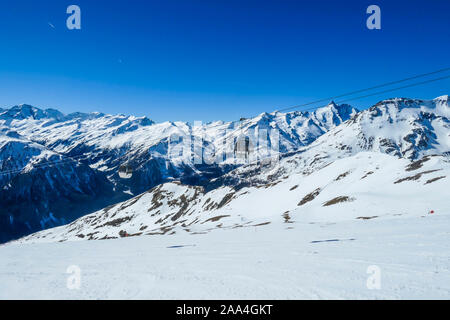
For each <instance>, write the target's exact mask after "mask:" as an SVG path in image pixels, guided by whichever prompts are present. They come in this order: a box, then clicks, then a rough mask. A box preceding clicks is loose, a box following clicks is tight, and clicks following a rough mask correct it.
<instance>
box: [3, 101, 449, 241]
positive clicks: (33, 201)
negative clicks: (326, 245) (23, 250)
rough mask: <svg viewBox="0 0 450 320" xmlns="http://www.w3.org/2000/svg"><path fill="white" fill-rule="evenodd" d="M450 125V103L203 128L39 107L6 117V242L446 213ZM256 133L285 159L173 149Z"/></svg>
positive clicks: (280, 116) (342, 108) (228, 145)
mask: <svg viewBox="0 0 450 320" xmlns="http://www.w3.org/2000/svg"><path fill="white" fill-rule="evenodd" d="M449 119H450V108H449V97H448V96H441V97H438V98H436V99H433V100H418V99H408V98H394V99H387V100H383V101H380V102H379V103H377V104H376V105H374V106H372V107H371V108H369V109H366V110H363V111H358V110H357V109H356V108H353V107H351V106H349V105H338V104H335V103H334V102H332V103H330V104H329V105H328V106H326V107H324V108H320V109H317V110H315V111H314V112H290V113H281V112H274V113H270V114H269V113H263V114H260V115H259V116H257V117H255V118H252V119H241V120H240V121H235V122H214V123H208V124H204V125H201V126H192V125H191V124H189V123H183V122H165V123H160V124H157V123H154V122H153V121H151V120H149V119H148V118H145V117H141V118H137V117H132V116H124V115H116V116H112V115H105V114H101V113H92V114H82V113H75V114H70V115H64V114H62V113H60V112H58V111H56V110H51V109H47V110H41V109H38V108H35V107H31V106H28V105H21V106H16V107H13V108H10V109H6V110H1V111H0V128H1V131H0V134H1V139H0V170H1V171H2V176H1V177H2V178H1V180H0V182H1V185H0V186H1V187H2V195H1V196H0V203H1V207H2V209H1V211H0V219H1V220H0V221H1V222H0V228H1V229H0V230H1V231H2V235H3V238H2V239H1V240H2V241H7V240H10V239H13V238H17V237H19V236H22V235H26V234H29V233H32V232H35V231H38V230H42V229H46V228H49V227H55V226H58V225H63V226H60V227H58V228H53V229H49V230H45V231H41V232H38V233H35V234H32V235H30V236H28V237H26V238H23V239H22V240H20V241H25V242H26V241H32V242H36V241H37V242H39V241H67V240H87V239H89V240H95V239H109V238H120V237H128V236H138V235H157V234H173V233H180V232H181V233H184V232H187V233H192V234H196V233H208V232H211V231H212V230H216V229H221V228H222V229H224V228H244V227H258V226H262V225H267V224H270V223H274V222H277V221H278V222H279V221H281V222H285V223H286V224H287V225H289V224H290V223H293V222H304V223H315V222H318V221H328V222H329V221H333V220H345V219H362V220H365V219H375V218H378V217H381V216H382V217H391V216H401V215H422V214H424V213H426V212H428V211H429V210H433V211H434V210H436V211H439V210H445V209H446V206H447V203H446V199H448V196H449V195H450V193H449V191H448V178H447V177H448V174H449V172H450V159H449V156H450V130H449V129H450V122H449ZM252 130H253V131H254V130H256V131H258V132H260V131H263V130H275V131H276V132H279V135H278V139H279V141H277V144H278V146H279V149H278V151H279V152H278V153H277V157H276V159H269V161H255V162H248V163H239V164H238V163H233V162H227V161H223V162H218V163H213V164H197V165H196V164H193V163H191V162H186V161H180V159H179V158H177V157H172V156H170V155H169V152H170V137H171V136H172V135H177V136H179V137H181V139H188V141H194V140H195V138H196V137H198V136H200V135H201V136H203V137H204V140H203V142H202V150H204V149H208V148H211V146H212V147H213V149H214V150H216V151H217V150H219V151H220V150H221V149H226V151H227V152H228V151H229V150H230V149H233V147H234V145H235V143H236V141H237V140H239V138H240V137H241V136H246V135H250V132H251V131H252ZM268 140H269V141H268V142H269V144H270V143H274V141H271V138H270V137H269V138H268ZM224 142H225V143H224ZM248 152H249V153H251V152H252V151H251V150H250V151H248ZM124 164H126V166H127V167H130V168H132V176H131V178H129V179H124V178H122V177H121V176H120V174H119V172H120V167H121V166H123V165H124ZM77 218H79V219H77ZM75 219H77V220H75ZM73 220H75V221H73ZM67 223H68V224H67Z"/></svg>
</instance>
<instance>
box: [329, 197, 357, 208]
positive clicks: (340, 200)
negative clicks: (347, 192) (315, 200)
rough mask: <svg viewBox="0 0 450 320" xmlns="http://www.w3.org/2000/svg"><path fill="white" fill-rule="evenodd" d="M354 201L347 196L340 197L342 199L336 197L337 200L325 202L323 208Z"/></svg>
mask: <svg viewBox="0 0 450 320" xmlns="http://www.w3.org/2000/svg"><path fill="white" fill-rule="evenodd" d="M354 200H355V199H354V198H349V197H347V196H340V197H336V198H333V199H331V200H329V201H327V202H325V203H324V204H323V206H324V207H328V206H332V205H334V204H338V203H342V202H351V201H354Z"/></svg>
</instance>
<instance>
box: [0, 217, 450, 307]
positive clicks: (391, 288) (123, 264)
mask: <svg viewBox="0 0 450 320" xmlns="http://www.w3.org/2000/svg"><path fill="white" fill-rule="evenodd" d="M449 224H450V215H449V214H448V212H447V214H444V213H443V212H438V213H436V214H434V215H423V216H409V217H405V216H393V217H392V218H390V219H370V220H362V219H357V220H356V219H355V220H349V221H341V222H337V223H328V222H323V223H320V222H317V223H314V224H310V223H301V222H295V223H277V224H275V223H273V224H270V225H264V226H260V227H251V228H237V229H225V230H221V231H217V232H213V233H208V234H197V235H191V234H188V233H180V234H175V235H170V236H169V235H164V236H158V237H150V236H148V237H129V238H123V239H117V240H107V241H78V242H63V243H38V244H26V245H24V244H17V243H11V244H7V245H3V246H0V283H1V289H0V299H237V300H242V299H448V297H449V296H450V282H449V280H448V279H449V275H450V254H449V253H450V243H449V241H448V238H449V229H448V226H449ZM183 245H184V246H185V247H183ZM70 266H76V267H78V268H79V270H80V288H79V289H78V290H76V289H72V290H71V289H69V288H68V287H67V283H68V281H70V279H71V278H73V276H74V273H67V270H68V268H69V267H70ZM374 268H378V270H379V276H380V278H379V279H380V282H379V284H380V286H379V289H369V288H373V287H368V286H367V282H368V281H369V283H370V277H371V276H372V275H373V273H372V272H373V271H371V270H374ZM73 270H74V269H69V271H71V272H73ZM375 270H376V269H375Z"/></svg>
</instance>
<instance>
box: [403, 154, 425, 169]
mask: <svg viewBox="0 0 450 320" xmlns="http://www.w3.org/2000/svg"><path fill="white" fill-rule="evenodd" d="M428 160H430V157H429V156H427V157H423V158H422V159H420V160H417V161H413V162H411V163H410V164H409V165H408V166H407V167H406V171H414V170H417V169H420V168H422V166H423V164H424V163H425V162H427V161H428Z"/></svg>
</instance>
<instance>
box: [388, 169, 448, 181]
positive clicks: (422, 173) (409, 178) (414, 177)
mask: <svg viewBox="0 0 450 320" xmlns="http://www.w3.org/2000/svg"><path fill="white" fill-rule="evenodd" d="M436 171H439V170H428V171H423V172H419V173H418V174H416V175H414V176H410V177H406V178H402V179H399V180H397V181H395V182H394V184H397V183H401V182H404V181H414V180H419V179H420V178H421V177H422V176H423V175H424V174H428V173H432V172H436Z"/></svg>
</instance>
